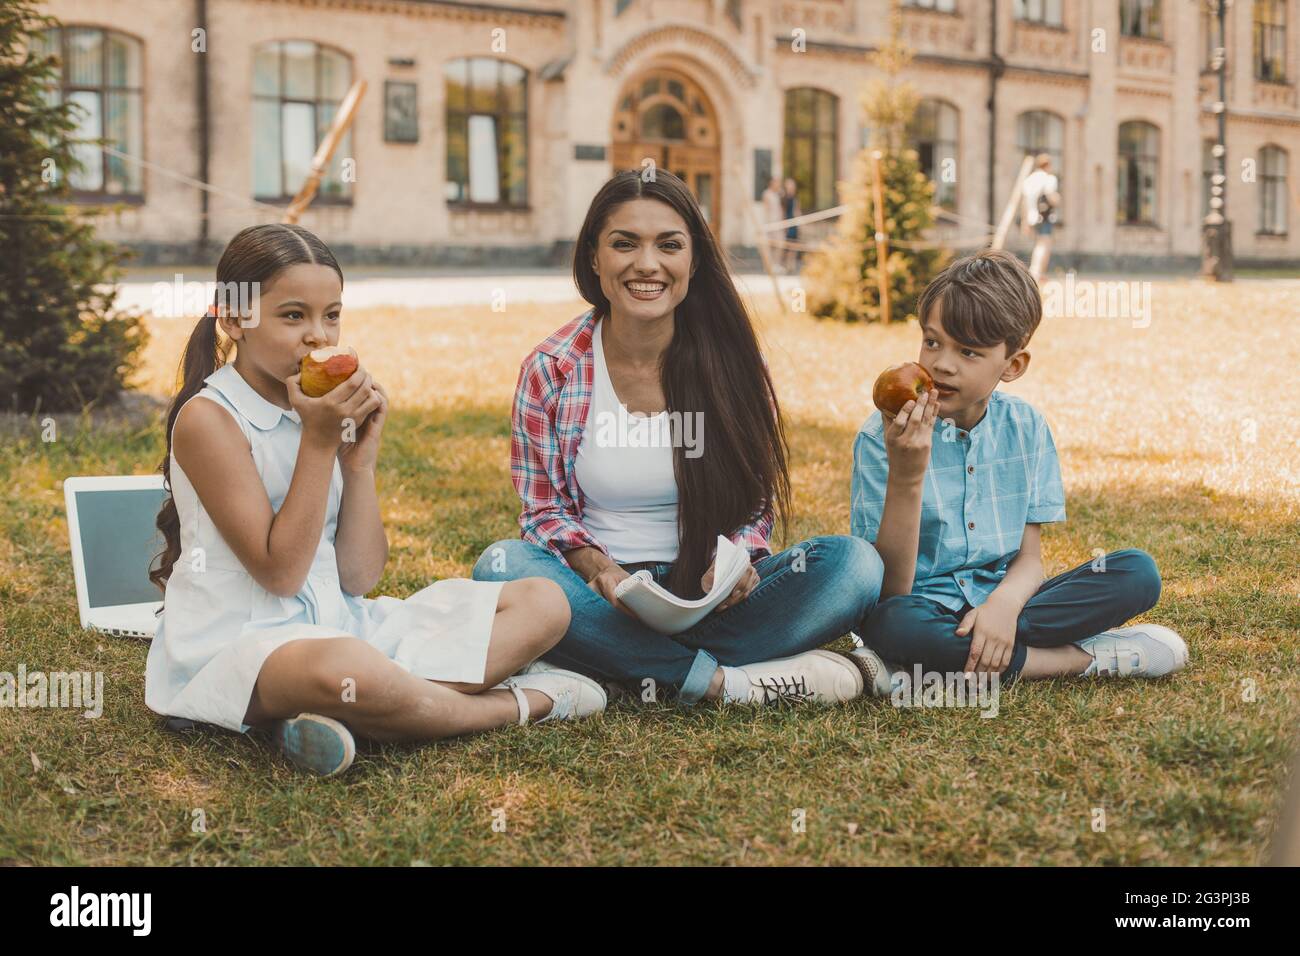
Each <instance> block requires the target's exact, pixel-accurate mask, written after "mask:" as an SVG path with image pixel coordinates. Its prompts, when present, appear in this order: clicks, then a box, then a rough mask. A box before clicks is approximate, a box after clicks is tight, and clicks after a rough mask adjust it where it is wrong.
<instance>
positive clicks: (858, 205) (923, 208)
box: [803, 149, 948, 322]
mask: <svg viewBox="0 0 1300 956" xmlns="http://www.w3.org/2000/svg"><path fill="white" fill-rule="evenodd" d="M880 169H881V178H882V179H883V180H884V199H885V201H884V213H885V234H886V235H887V236H888V237H889V239H890V245H889V255H888V257H887V259H886V262H887V263H888V266H889V300H890V317H891V318H893V319H897V320H903V319H907V318H909V317H911V316H914V315H915V314H916V303H917V300H918V299H920V297H921V290H922V289H924V288H925V286H926V283H928V282H929V281H930V280H931V279H932V278H933V277H934V276H935V275H936V274H937V273H938V272H939V270H941V269H942V268H943V267H944V265H945V264H946V263H947V259H948V253H947V252H945V251H944V250H941V249H937V248H922V247H916V248H912V247H909V246H906V245H903V246H900V245H896V244H895V243H896V242H899V241H902V242H904V243H910V242H917V243H920V242H923V241H924V234H925V231H926V230H927V229H929V228H930V226H931V225H933V223H934V217H933V216H932V215H931V213H930V206H931V203H932V202H933V200H934V183H932V182H930V180H929V179H928V178H927V177H926V175H925V173H923V172H922V171H921V167H920V163H919V162H918V161H917V156H916V153H915V152H913V151H912V150H905V151H902V152H897V153H887V154H885V156H884V157H883V158H882V159H881V161H880ZM872 187H873V174H872V164H871V153H870V151H869V150H865V149H864V150H862V151H861V152H859V153H858V155H857V157H856V158H855V159H854V161H853V175H852V177H851V178H850V179H849V180H848V181H846V182H843V183H840V201H841V202H843V203H844V204H845V205H846V206H847V207H848V208H847V209H846V210H845V211H844V213H843V215H841V216H840V220H839V223H838V224H837V229H836V231H835V233H834V234H833V235H832V236H831V238H830V240H829V241H828V242H827V243H826V244H825V245H824V246H822V248H820V249H818V250H817V251H816V252H815V253H813V254H812V255H811V256H810V257H809V259H808V263H807V265H806V266H805V267H804V272H803V277H804V282H805V284H806V286H807V289H808V311H809V312H811V313H812V314H813V315H816V316H820V317H822V318H828V319H839V320H841V321H844V322H879V321H881V318H882V315H881V311H882V310H881V307H880V285H879V281H880V280H879V276H880V270H879V267H878V264H877V259H876V238H875V237H876V225H875V223H876V220H875V215H876V213H875V199H874V194H873V191H872Z"/></svg>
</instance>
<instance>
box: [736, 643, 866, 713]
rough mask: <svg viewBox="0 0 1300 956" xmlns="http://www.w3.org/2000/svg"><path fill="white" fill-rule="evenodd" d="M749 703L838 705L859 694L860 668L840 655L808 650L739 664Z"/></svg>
mask: <svg viewBox="0 0 1300 956" xmlns="http://www.w3.org/2000/svg"><path fill="white" fill-rule="evenodd" d="M737 670H740V671H743V672H744V674H745V676H746V677H748V678H749V700H748V701H747V703H751V704H803V703H811V704H838V703H842V702H843V701H846V700H852V699H853V698H854V697H858V696H860V695H861V694H862V687H863V680H862V671H860V670H859V669H858V665H857V664H855V663H853V661H851V660H849V659H848V658H847V657H845V656H844V655H843V654H837V653H835V652H834V651H822V650H817V651H807V652H805V653H803V654H796V655H795V656H794V657H782V658H779V659H778V660H774V661H760V662H759V663H757V664H746V665H744V666H743V667H738V668H737Z"/></svg>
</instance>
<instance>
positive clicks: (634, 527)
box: [573, 319, 678, 564]
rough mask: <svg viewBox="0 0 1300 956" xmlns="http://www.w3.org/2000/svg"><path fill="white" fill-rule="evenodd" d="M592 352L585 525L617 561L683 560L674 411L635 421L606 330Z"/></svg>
mask: <svg viewBox="0 0 1300 956" xmlns="http://www.w3.org/2000/svg"><path fill="white" fill-rule="evenodd" d="M604 325H605V320H604V319H601V321H600V322H598V323H597V324H596V331H595V334H594V335H593V336H592V340H591V347H592V352H593V353H594V357H595V363H596V364H595V370H594V374H593V375H592V383H591V405H590V406H589V407H588V409H587V421H586V425H585V426H584V427H583V430H582V440H581V441H580V442H579V444H578V456H577V459H576V460H575V462H574V465H573V473H574V477H575V478H576V479H577V481H578V487H579V488H581V489H582V497H583V511H582V523H583V525H584V526H585V527H586V529H587V530H588V531H590V532H591V534H592V536H593V537H595V539H596V540H597V541H599V542H600V543H601V544H602V545H603V546H604V547H605V550H607V551H608V552H609V554H610V557H612V558H613V559H614V560H615V561H618V562H619V563H621V564H626V563H629V562H636V561H665V562H668V561H676V560H677V547H678V542H677V478H676V476H675V475H674V474H673V448H672V435H671V432H670V429H669V417H668V412H667V411H663V412H660V413H659V414H658V415H652V416H644V415H632V414H631V413H629V412H628V410H627V406H626V405H623V404H622V403H621V402H620V401H619V400H618V395H617V394H616V393H615V392H614V384H613V382H612V381H611V380H610V377H609V368H608V367H607V366H606V365H605V349H604V345H603V344H602V338H601V329H602V328H603V327H604Z"/></svg>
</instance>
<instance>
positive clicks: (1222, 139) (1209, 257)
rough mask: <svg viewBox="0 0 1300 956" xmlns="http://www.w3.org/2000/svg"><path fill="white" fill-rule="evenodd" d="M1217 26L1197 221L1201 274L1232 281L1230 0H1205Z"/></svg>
mask: <svg viewBox="0 0 1300 956" xmlns="http://www.w3.org/2000/svg"><path fill="white" fill-rule="evenodd" d="M1206 2H1207V3H1208V5H1209V12H1210V14H1211V16H1212V17H1213V21H1212V22H1214V23H1215V24H1217V28H1218V37H1217V40H1218V42H1217V43H1216V44H1215V45H1214V53H1213V54H1212V55H1211V57H1210V68H1211V69H1212V70H1213V71H1214V72H1215V73H1217V74H1219V90H1218V96H1217V98H1216V99H1215V101H1214V105H1213V106H1212V107H1211V108H1212V109H1213V111H1214V114H1215V117H1216V119H1217V120H1218V127H1219V129H1218V137H1217V138H1216V140H1215V143H1214V148H1213V150H1212V152H1213V154H1214V174H1213V175H1212V176H1211V177H1210V211H1209V213H1208V214H1207V215H1206V217H1205V221H1204V222H1203V223H1202V224H1201V275H1202V277H1204V278H1206V279H1213V280H1214V281H1216V282H1231V281H1232V223H1231V222H1229V221H1228V218H1227V215H1226V213H1227V210H1228V205H1227V198H1228V192H1227V187H1228V146H1227V141H1228V44H1227V36H1228V34H1227V19H1228V7H1229V6H1231V4H1232V0H1206Z"/></svg>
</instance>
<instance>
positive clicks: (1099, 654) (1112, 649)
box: [1074, 624, 1187, 677]
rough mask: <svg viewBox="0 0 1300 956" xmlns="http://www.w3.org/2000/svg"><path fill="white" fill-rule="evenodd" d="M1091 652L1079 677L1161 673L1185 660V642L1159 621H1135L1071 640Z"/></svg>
mask: <svg viewBox="0 0 1300 956" xmlns="http://www.w3.org/2000/svg"><path fill="white" fill-rule="evenodd" d="M1074 645H1075V647H1079V648H1082V649H1083V650H1084V651H1086V652H1087V653H1089V654H1091V655H1092V663H1091V664H1089V665H1088V667H1087V669H1086V670H1085V671H1084V672H1083V673H1082V674H1080V675H1079V676H1080V677H1164V676H1165V675H1166V674H1172V673H1174V671H1179V670H1182V669H1183V667H1184V666H1185V665H1186V664H1187V642H1186V641H1184V640H1183V639H1182V638H1181V637H1179V636H1178V634H1177V633H1176V632H1174V631H1171V630H1170V629H1169V628H1167V627H1162V626H1161V625H1159V624H1135V625H1133V626H1132V627H1117V628H1113V629H1112V630H1109V631H1102V632H1101V633H1100V634H1098V635H1096V636H1094V637H1089V638H1087V639H1085V640H1082V641H1075V642H1074Z"/></svg>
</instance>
